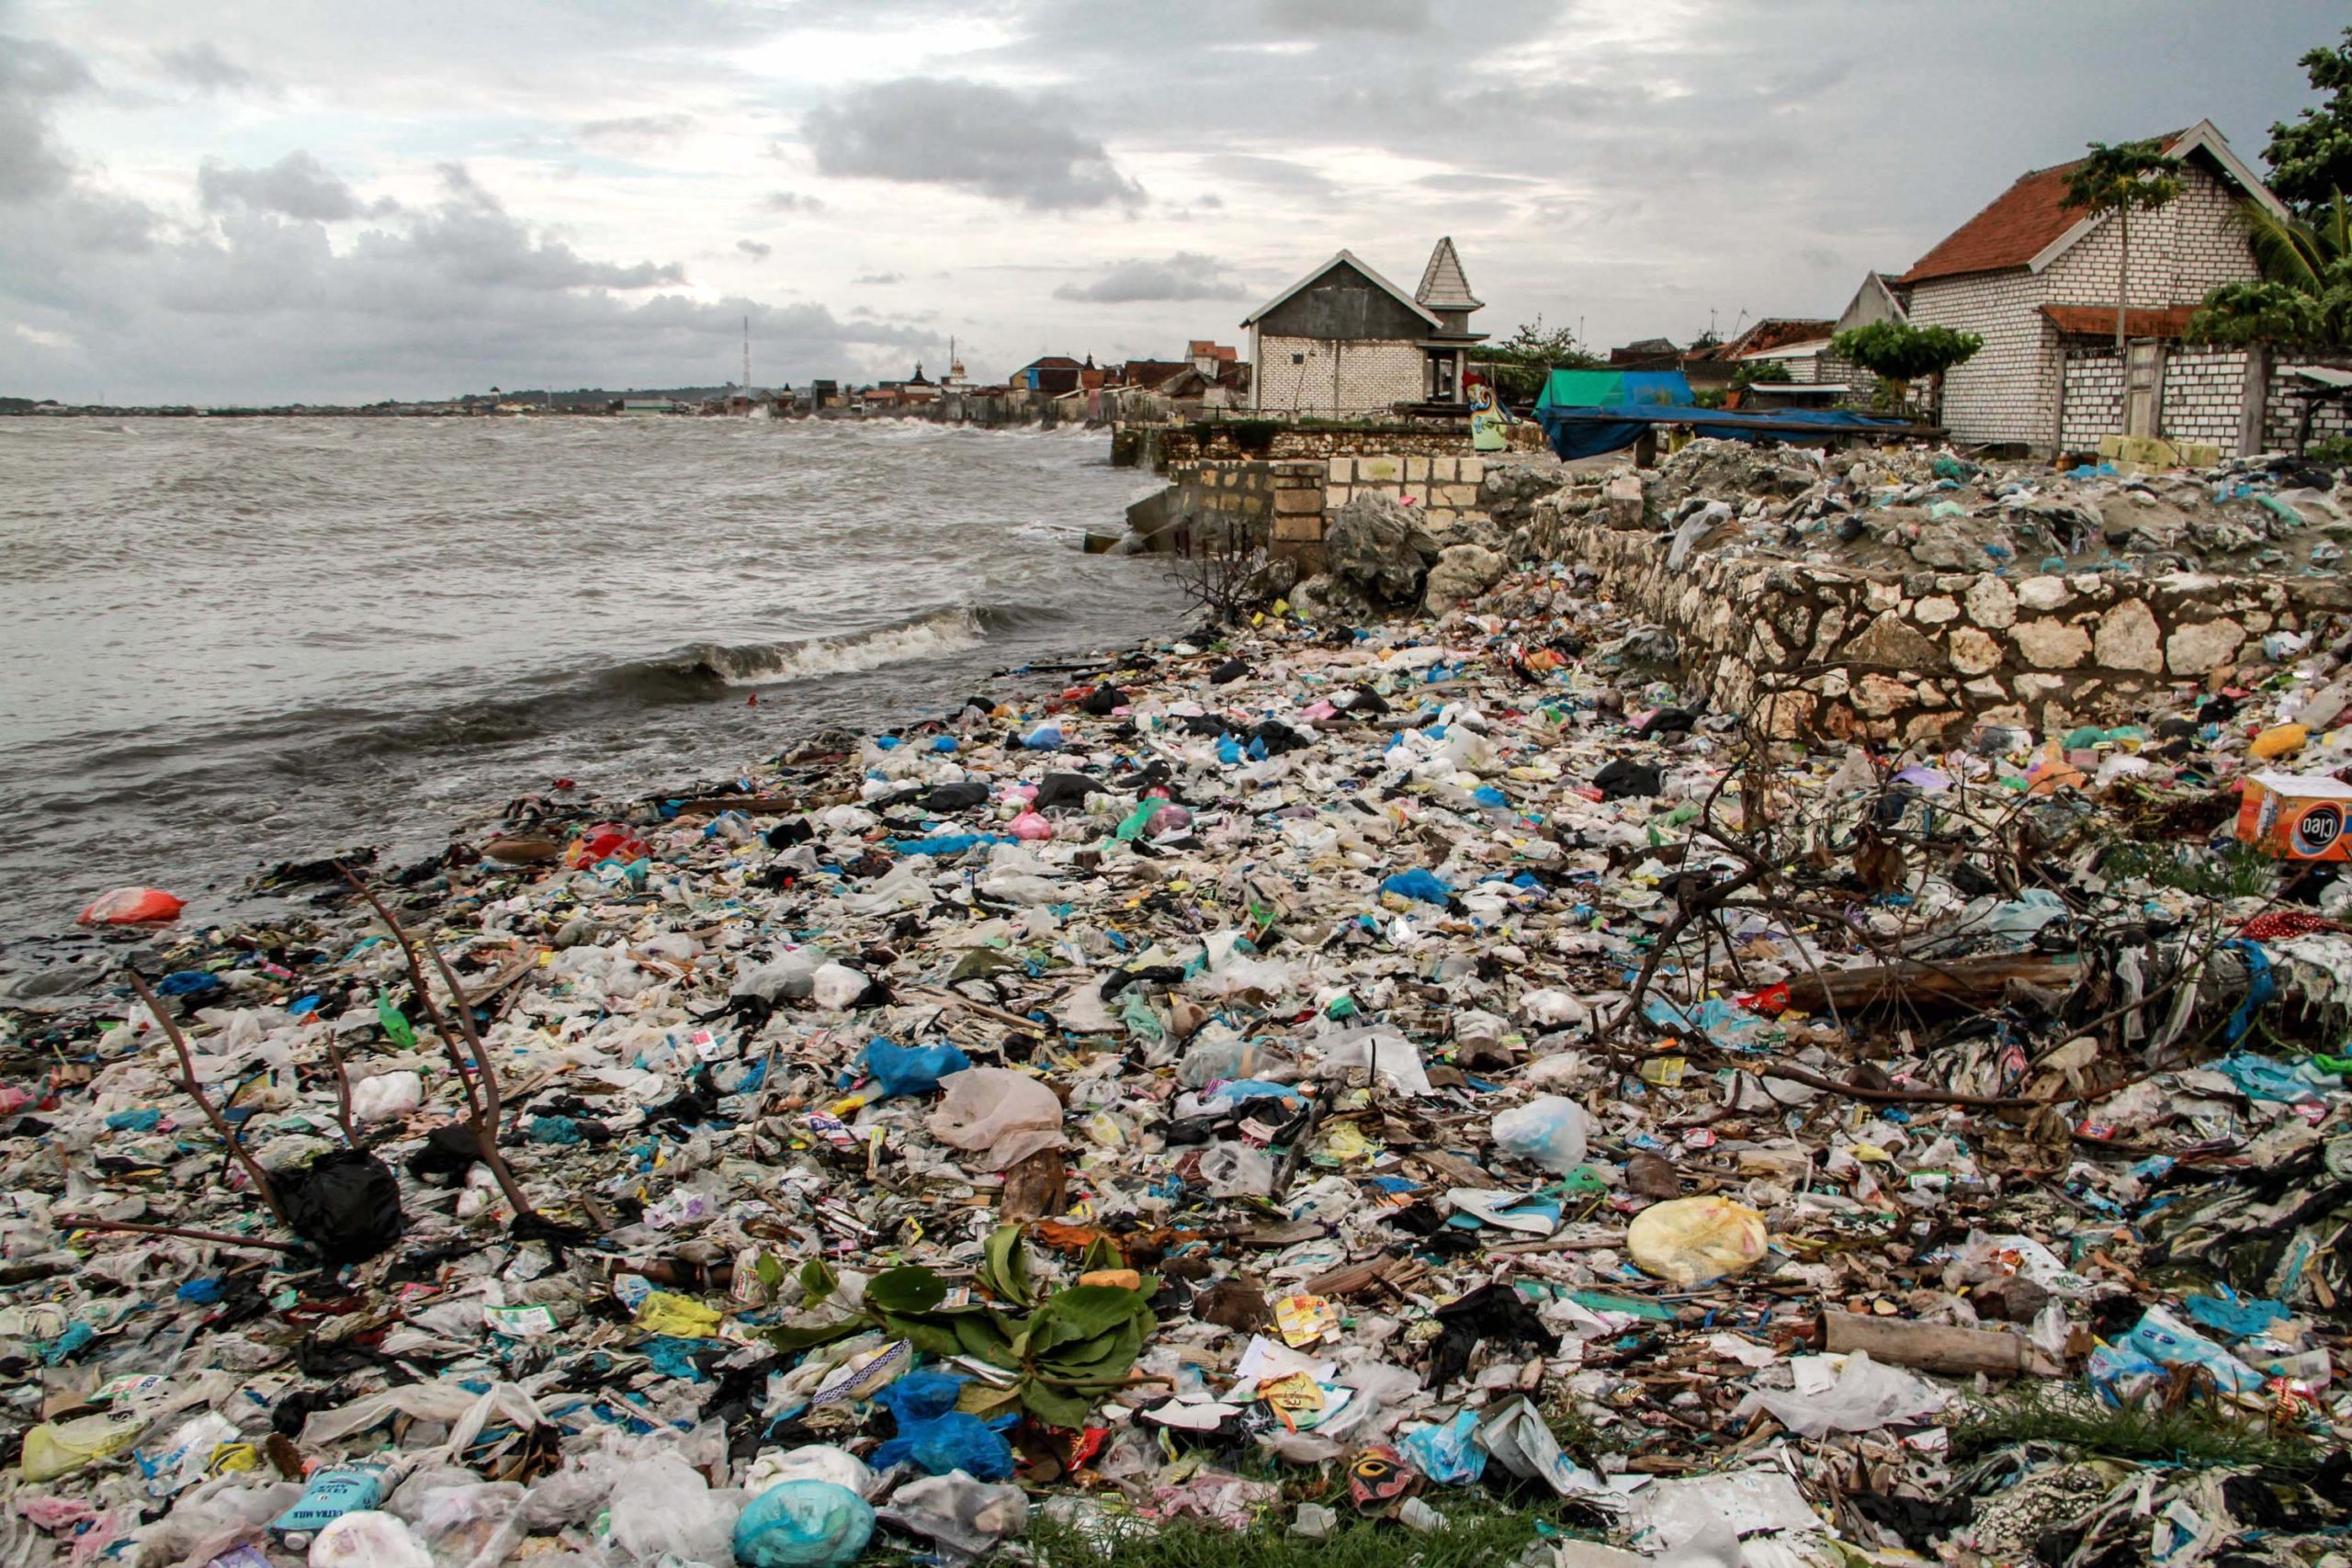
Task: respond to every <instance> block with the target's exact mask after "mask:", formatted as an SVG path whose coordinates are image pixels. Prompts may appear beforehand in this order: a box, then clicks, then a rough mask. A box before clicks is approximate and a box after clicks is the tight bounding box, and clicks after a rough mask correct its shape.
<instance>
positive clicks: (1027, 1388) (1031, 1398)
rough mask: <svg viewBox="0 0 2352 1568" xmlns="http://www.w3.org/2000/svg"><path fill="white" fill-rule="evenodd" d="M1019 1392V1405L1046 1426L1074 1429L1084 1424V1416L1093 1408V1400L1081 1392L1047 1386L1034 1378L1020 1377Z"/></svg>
mask: <svg viewBox="0 0 2352 1568" xmlns="http://www.w3.org/2000/svg"><path fill="white" fill-rule="evenodd" d="M1020 1393H1021V1407H1022V1408H1023V1409H1024V1410H1026V1411H1028V1412H1029V1414H1030V1415H1032V1416H1035V1417H1036V1418H1037V1419H1038V1420H1040V1421H1043V1422H1044V1423H1046V1425H1047V1426H1048V1427H1069V1428H1070V1429H1072V1430H1075V1429H1077V1428H1078V1427H1083V1426H1085V1425H1086V1417H1087V1416H1088V1415H1089V1414H1090V1413H1091V1411H1092V1410H1093V1408H1094V1402H1093V1401H1092V1400H1091V1399H1088V1398H1086V1397H1085V1396H1084V1395H1083V1394H1076V1393H1064V1392H1062V1391H1061V1390H1059V1389H1054V1388H1048V1387H1046V1385H1045V1384H1044V1383H1042V1382H1038V1381H1037V1380H1036V1379H1035V1378H1023V1379H1022V1380H1021V1384H1020Z"/></svg>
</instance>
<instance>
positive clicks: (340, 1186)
mask: <svg viewBox="0 0 2352 1568" xmlns="http://www.w3.org/2000/svg"><path fill="white" fill-rule="evenodd" d="M277 1196H278V1201H280V1202H282V1203H283V1204H284V1205H285V1206H286V1223H287V1224H288V1225H289V1226H291V1227H292V1228H293V1231H294V1234H295V1235H299V1236H300V1237H301V1238H302V1239H303V1240H304V1241H307V1242H309V1243H310V1244H311V1246H312V1247H317V1248H318V1249H319V1255H320V1256H321V1257H322V1258H325V1259H326V1260H327V1261H328V1262H330V1263H365V1262H367V1261H368V1259H369V1258H373V1257H375V1256H376V1255H377V1254H379V1253H380V1252H383V1251H384V1250H385V1249H387V1248H388V1247H390V1246H391V1245H392V1244H393V1243H394V1242H397V1241H398V1240H400V1238H401V1232H402V1231H404V1230H405V1229H406V1228H407V1225H408V1219H407V1216H406V1215H404V1214H402V1213H401V1184H400V1182H399V1181H398V1180H397V1179H394V1177H393V1175H392V1173H391V1170H390V1168H388V1167H387V1166H386V1165H385V1164H384V1162H383V1161H382V1160H379V1159H378V1158H377V1157H376V1156H374V1155H371V1154H368V1153H367V1152H366V1151H365V1150H361V1149H332V1150H330V1151H328V1152H327V1153H325V1154H322V1155H321V1156H319V1157H318V1158H316V1159H314V1160H312V1161H311V1164H310V1167H309V1168H308V1169H306V1170H303V1171H302V1172H301V1173H300V1174H299V1175H297V1176H294V1177H292V1178H290V1179H289V1178H287V1177H283V1176H281V1177H280V1178H278V1193H277Z"/></svg>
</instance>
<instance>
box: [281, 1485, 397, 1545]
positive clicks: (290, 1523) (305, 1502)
mask: <svg viewBox="0 0 2352 1568" xmlns="http://www.w3.org/2000/svg"><path fill="white" fill-rule="evenodd" d="M391 1474H392V1471H391V1466H390V1465H385V1464H364V1463H363V1464H346V1465H339V1466H337V1467H336V1468H334V1469H333V1470H322V1471H318V1472H314V1473H313V1474H312V1475H311V1481H310V1484H309V1485H307V1486H305V1487H303V1488H302V1495H301V1496H300V1498H298V1499H296V1500H295V1504H294V1506H292V1507H290V1508H288V1509H287V1510H286V1511H285V1512H284V1513H282V1514H280V1515H278V1516H277V1517H276V1518H274V1519H272V1520H270V1521H269V1528H270V1529H272V1530H274V1531H275V1532H277V1538H278V1539H279V1540H283V1541H284V1542H285V1543H286V1544H287V1545H288V1546H289V1547H292V1548H293V1549H294V1550H296V1551H300V1550H301V1549H302V1548H303V1547H306V1546H308V1545H310V1544H311V1537H313V1536H315V1535H317V1534H318V1533H319V1532H320V1531H321V1530H322V1529H326V1528H327V1526H329V1525H331V1524H333V1523H334V1522H335V1520H337V1519H339V1518H341V1517H343V1516H344V1515H345V1514H356V1513H358V1512H360V1511H362V1510H364V1509H368V1508H373V1507H374V1506H376V1505H377V1504H379V1503H380V1502H382V1501H383V1500H384V1494H385V1493H386V1492H388V1491H390V1489H391Z"/></svg>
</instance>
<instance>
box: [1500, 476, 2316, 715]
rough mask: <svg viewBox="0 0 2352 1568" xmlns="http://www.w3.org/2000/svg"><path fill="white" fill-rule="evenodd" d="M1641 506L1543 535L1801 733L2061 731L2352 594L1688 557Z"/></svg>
mask: <svg viewBox="0 0 2352 1568" xmlns="http://www.w3.org/2000/svg"><path fill="white" fill-rule="evenodd" d="M1624 510H1625V509H1624V508H1623V507H1619V508H1618V509H1616V511H1615V512H1614V513H1612V512H1611V511H1610V510H1608V509H1606V508H1604V509H1602V510H1600V511H1597V512H1589V513H1584V514H1581V515H1579V514H1575V513H1566V512H1564V511H1563V510H1562V508H1561V507H1560V506H1559V505H1558V503H1557V502H1551V501H1545V502H1538V503H1537V505H1536V508H1535V513H1536V515H1535V521H1534V523H1533V524H1532V532H1533V537H1534V539H1535V542H1536V544H1537V546H1538V547H1539V548H1540V550H1541V551H1542V553H1543V554H1544V556H1546V557H1547V558H1550V559H1553V560H1559V561H1571V562H1581V563H1583V564H1584V565H1586V566H1589V568H1591V569H1592V570H1593V571H1595V572H1596V573H1598V574H1599V577H1600V586H1601V588H1602V590H1603V592H1606V593H1607V594H1608V595H1609V596H1610V597H1611V598H1612V599H1615V600H1617V601H1619V602H1621V603H1623V604H1625V605H1626V606H1628V607H1629V608H1631V609H1633V610H1634V612H1635V613H1637V614H1639V615H1644V616H1645V617H1647V618H1649V619H1651V620H1654V621H1656V622H1657V623H1658V624H1659V625H1661V626H1665V627H1667V628H1668V630H1670V631H1672V632H1673V633H1674V634H1675V637H1676V639H1677V641H1678V643H1679V646H1680V649H1681V657H1682V660H1683V663H1684V669H1685V673H1686V675H1687V677H1688V678H1689V679H1690V680H1691V682H1693V683H1694V684H1695V685H1696V686H1697V687H1698V688H1699V689H1700V690H1701V691H1702V692H1703V693H1704V694H1705V695H1706V697H1707V699H1708V700H1709V702H1710V703H1711V704H1712V705H1713V706H1714V707H1715V708H1717V709H1718V710H1723V711H1736V712H1743V713H1746V712H1753V713H1755V714H1756V715H1757V716H1758V717H1759V719H1761V720H1762V721H1763V722H1764V724H1765V725H1766V727H1767V728H1768V729H1769V730H1770V732H1771V733H1773V734H1776V735H1779V736H1781V737H1784V738H1799V739H1854V738H1862V739H1871V740H1881V741H1891V742H1906V743H1934V742H1938V741H1949V740H1953V739H1959V738H1960V737H1961V736H1962V735H1964V734H1965V733H1966V731H1967V730H1968V729H1969V728H1972V727H1973V725H1975V724H1979V723H1998V724H2018V725H2025V726H2028V727H2030V728H2034V729H2036V730H2037V731H2039V732H2040V733H2042V734H2045V735H2046V734H2051V733H2053V732H2061V731H2064V730H2065V729H2067V728H2072V727H2073V726H2075V725H2077V724H2081V723H2116V722H2120V721H2123V720H2128V719H2133V718H2137V717H2140V716H2143V715H2144V714H2145V713H2147V712H2148V710H2149V708H2150V706H2151V699H2152V698H2153V697H2154V696H2155V694H2158V693H2159V692H2160V691H2161V690H2163V689H2165V688H2190V689H2194V688H2197V687H2200V686H2204V687H2211V686H2213V685H2215V684H2218V683H2219V682H2221V681H2222V680H2223V679H2224V678H2226V676H2227V675H2228V674H2229V672H2231V671H2233V670H2234V669H2235V668H2236V667H2238V666H2240V665H2243V664H2248V663H2253V662H2257V661H2260V662H2271V660H2266V659H2265V657H2264V655H2263V652H2262V648H2261V643H2262V638H2263V637H2264V636H2265V634H2267V633H2270V632H2274V631H2300V630H2302V629H2304V628H2305V627H2306V626H2308V625H2310V624H2311V622H2312V618H2313V617H2314V616H2317V615H2322V614H2324V613H2326V612H2331V611H2335V612H2340V611H2344V610H2346V609H2347V608H2352V592H2347V590H2346V586H2345V585H2343V584H2340V583H2336V582H2332V581H2302V580H2293V579H2264V578H2251V577H2223V576H2217V575H2212V574H2209V573H2201V572H2176V573H2173V574H2170V575H2167V576H2161V577H2143V576H2137V575H2129V574H2124V573H2119V572H2075V573H2069V574H2064V575H2060V574H2023V573H2012V574H2009V575H2006V576H2005V575H2002V574H2000V573H1996V572H1990V571H1986V572H1940V571H1928V570H1918V571H1911V572H1905V573H1894V572H1868V571H1862V570H1848V569H1842V568H1838V567H1833V566H1826V565H1817V564H1814V563H1809V562H1793V561H1775V560H1772V559H1770V558H1758V557H1756V556H1752V555H1747V554H1737V555H1729V554H1718V553H1710V552H1708V551H1707V550H1706V549H1705V548H1704V547H1703V545H1702V547H1701V548H1700V549H1698V550H1696V551H1693V552H1692V553H1691V555H1690V557H1689V558H1688V559H1687V560H1686V561H1685V562H1684V563H1683V564H1682V565H1681V567H1680V568H1679V570H1678V569H1677V568H1675V567H1673V566H1671V565H1669V563H1668V556H1669V552H1668V548H1667V541H1666V540H1665V539H1664V538H1662V537H1660V536H1658V535H1657V533H1655V532H1653V531H1651V530H1649V529H1648V528H1646V527H1641V526H1632V525H1628V520H1627V519H1626V518H1625V517H1624V515H1623V512H1624Z"/></svg>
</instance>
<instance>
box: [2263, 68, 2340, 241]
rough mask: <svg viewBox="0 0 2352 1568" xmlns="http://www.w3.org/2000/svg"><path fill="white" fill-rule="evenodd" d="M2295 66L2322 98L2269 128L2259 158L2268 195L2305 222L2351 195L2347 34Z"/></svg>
mask: <svg viewBox="0 0 2352 1568" xmlns="http://www.w3.org/2000/svg"><path fill="white" fill-rule="evenodd" d="M2300 63H2301V65H2302V68H2303V73H2304V74H2305V75H2306V76H2308V77H2309V78H2310V79H2311V85H2312V90H2313V91H2314V92H2320V93H2325V94H2326V95H2327V97H2326V99H2325V100H2324V102H2322V103H2321V104H2320V106H2319V107H2317V108H2307V109H2304V110H2301V112H2299V113H2298V114H2297V115H2296V116H2295V118H2292V119H2287V120H2280V121H2278V123H2277V124H2275V125H2273V126H2271V128H2270V145H2269V146H2267V147H2266V148H2264V149H2263V150H2262V156H2263V158H2264V160H2265V161H2266V162H2267V163H2268V164H2269V165H2270V188H2271V190H2272V191H2273V192H2274V193H2276V194H2277V196H2278V199H2279V200H2281V201H2283V202H2285V203H2286V204H2287V205H2288V206H2290V207H2292V208H2294V209H2297V210H2299V211H2301V212H2302V213H2303V214H2304V215H2305V216H2307V217H2308V216H2310V215H2312V214H2313V213H2315V212H2317V211H2318V210H2319V209H2321V208H2323V207H2324V206H2326V205H2327V203H2329V202H2330V201H2332V200H2333V199H2335V194H2336V192H2338V191H2352V28H2345V29H2344V41H2343V42H2342V43H2341V44H2338V45H2337V46H2336V47H2335V48H2334V49H2329V48H2327V47H2325V46H2324V45H2323V46H2322V47H2320V48H2318V49H2314V50H2312V51H2310V52H2309V53H2308V54H2305V55H2304V56H2303V58H2302V60H2301V62H2300Z"/></svg>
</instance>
